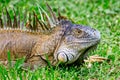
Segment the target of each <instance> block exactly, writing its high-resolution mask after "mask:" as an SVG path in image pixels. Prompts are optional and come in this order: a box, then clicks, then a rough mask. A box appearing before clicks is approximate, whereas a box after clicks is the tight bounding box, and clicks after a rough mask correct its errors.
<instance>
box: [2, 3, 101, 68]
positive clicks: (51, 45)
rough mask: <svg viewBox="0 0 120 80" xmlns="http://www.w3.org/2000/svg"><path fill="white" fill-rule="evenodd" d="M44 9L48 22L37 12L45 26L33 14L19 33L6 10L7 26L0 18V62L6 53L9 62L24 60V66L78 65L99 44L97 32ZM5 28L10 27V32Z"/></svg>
mask: <svg viewBox="0 0 120 80" xmlns="http://www.w3.org/2000/svg"><path fill="white" fill-rule="evenodd" d="M47 7H48V10H49V11H50V14H51V18H50V17H49V16H48V15H47V13H46V12H45V11H44V10H43V9H42V8H40V9H41V11H42V12H43V13H44V15H45V17H46V19H47V22H44V21H41V20H39V19H38V17H37V15H36V14H35V12H33V14H34V15H33V19H31V14H29V20H28V22H27V23H26V27H25V30H23V29H22V30H21V25H19V22H20V21H19V20H18V21H17V18H16V15H15V16H14V22H13V23H12V21H11V18H10V15H9V13H8V11H7V9H6V14H7V26H5V25H3V24H5V22H4V23H3V20H2V19H1V18H0V27H1V30H0V39H1V40H0V60H1V61H4V60H7V54H6V53H7V51H8V50H10V52H11V58H12V60H16V59H17V58H22V57H25V63H26V64H28V66H34V65H36V66H46V65H47V64H48V63H50V64H51V65H54V66H55V65H57V64H58V63H63V64H73V63H77V64H79V63H81V61H83V59H84V58H85V57H86V56H87V53H88V52H89V51H90V50H91V49H92V48H93V47H95V46H97V44H98V43H99V41H100V33H99V31H97V30H95V29H93V28H90V27H87V26H83V25H77V24H73V23H71V22H70V21H69V20H67V19H66V18H65V17H63V16H61V15H60V13H59V17H58V18H57V17H56V16H55V14H54V13H53V12H52V9H51V8H50V6H49V5H48V4H47ZM31 20H33V24H31ZM16 23H17V24H16ZM18 25H19V26H18ZM7 27H12V29H11V28H9V29H8V28H7ZM22 28H24V27H22ZM24 66H25V65H24Z"/></svg>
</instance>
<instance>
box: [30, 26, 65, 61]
mask: <svg viewBox="0 0 120 80" xmlns="http://www.w3.org/2000/svg"><path fill="white" fill-rule="evenodd" d="M63 34H64V29H63V28H61V27H59V26H58V27H56V28H54V30H52V32H51V34H49V35H42V38H41V39H40V40H38V42H37V43H36V45H35V47H34V49H33V52H32V55H40V56H42V58H43V59H45V60H46V56H47V57H48V60H49V61H52V60H53V57H54V55H53V54H54V51H55V50H56V48H57V46H58V45H59V42H60V40H61V38H62V35H63Z"/></svg>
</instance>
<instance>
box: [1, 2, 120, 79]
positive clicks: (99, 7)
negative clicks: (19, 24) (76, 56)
mask: <svg viewBox="0 0 120 80" xmlns="http://www.w3.org/2000/svg"><path fill="white" fill-rule="evenodd" d="M45 2H47V3H48V4H49V5H50V6H51V7H52V8H53V10H54V11H55V12H56V13H57V8H58V7H60V10H61V13H62V14H63V15H64V16H67V17H68V18H70V19H72V20H73V21H74V22H75V23H76V24H83V25H89V26H92V27H93V28H96V29H98V30H99V31H100V32H101V43H100V45H99V46H98V48H97V50H96V51H94V52H91V53H90V55H95V54H98V55H100V56H103V57H106V58H109V59H110V61H109V62H107V61H105V62H103V63H101V64H100V63H94V64H93V65H92V67H91V68H87V67H86V65H87V64H83V66H79V67H75V66H70V67H57V68H53V67H51V68H49V67H46V68H39V69H38V70H35V71H30V70H28V71H27V72H26V71H24V70H21V68H20V64H21V63H22V62H21V61H18V62H17V63H18V65H15V66H14V67H10V68H8V69H6V68H4V66H2V65H1V66H0V79H1V80H11V79H13V80H17V79H20V80H41V79H43V80H44V79H45V80H61V79H62V80H115V79H116V80H119V79H120V70H119V69H120V0H61V1H59V0H56V1H54V0H50V1H44V0H0V14H2V12H4V8H5V6H6V7H7V9H8V11H9V12H10V15H11V16H13V8H14V9H15V10H16V11H20V13H21V19H23V13H24V12H25V11H26V9H27V11H33V10H34V11H36V13H37V15H39V12H38V7H37V5H36V4H38V5H40V6H41V7H42V8H44V9H45V10H47V8H46V5H45ZM19 63H20V64H19Z"/></svg>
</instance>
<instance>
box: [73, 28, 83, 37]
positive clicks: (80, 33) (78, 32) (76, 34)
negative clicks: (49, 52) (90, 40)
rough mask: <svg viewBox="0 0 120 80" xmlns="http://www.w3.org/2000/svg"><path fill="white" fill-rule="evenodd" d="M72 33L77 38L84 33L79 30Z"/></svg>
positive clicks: (76, 29)
mask: <svg viewBox="0 0 120 80" xmlns="http://www.w3.org/2000/svg"><path fill="white" fill-rule="evenodd" d="M72 32H73V35H74V36H75V37H80V36H82V34H83V31H82V30H80V29H78V28H75V29H73V30H72Z"/></svg>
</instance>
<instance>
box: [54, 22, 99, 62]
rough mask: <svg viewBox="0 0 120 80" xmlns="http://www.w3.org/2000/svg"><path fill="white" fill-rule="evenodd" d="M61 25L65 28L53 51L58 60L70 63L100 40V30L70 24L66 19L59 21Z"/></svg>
mask: <svg viewBox="0 0 120 80" xmlns="http://www.w3.org/2000/svg"><path fill="white" fill-rule="evenodd" d="M61 27H62V28H64V29H66V30H65V32H64V35H63V37H62V39H61V42H60V45H59V48H58V49H57V50H56V52H55V53H54V57H55V59H56V60H57V61H58V62H62V63H65V64H71V63H73V62H75V61H76V60H77V59H78V57H79V56H80V55H81V54H86V51H87V50H89V49H91V47H94V46H96V45H97V44H98V43H99V41H100V32H99V31H97V30H95V29H93V28H91V27H88V26H83V25H77V24H72V23H71V22H70V21H66V20H62V21H61Z"/></svg>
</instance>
